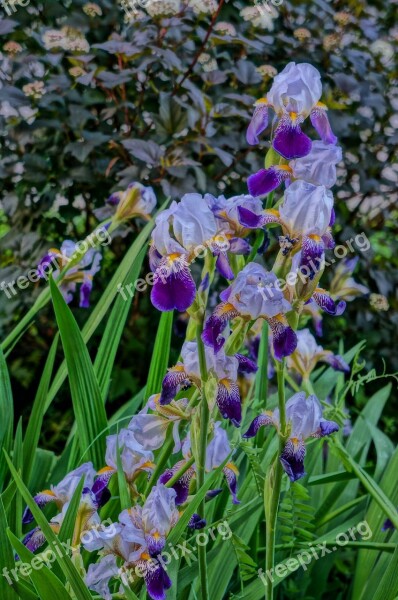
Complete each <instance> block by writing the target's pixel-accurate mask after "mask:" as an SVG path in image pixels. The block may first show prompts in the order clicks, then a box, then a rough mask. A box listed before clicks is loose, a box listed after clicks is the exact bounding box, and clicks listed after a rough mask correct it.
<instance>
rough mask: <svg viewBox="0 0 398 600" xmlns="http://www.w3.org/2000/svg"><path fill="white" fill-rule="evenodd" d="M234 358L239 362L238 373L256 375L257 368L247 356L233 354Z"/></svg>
mask: <svg viewBox="0 0 398 600" xmlns="http://www.w3.org/2000/svg"><path fill="white" fill-rule="evenodd" d="M235 358H237V359H238V362H239V367H238V373H256V372H257V371H258V366H257V365H256V363H255V362H254V360H251V358H249V357H248V356H244V355H243V354H235Z"/></svg>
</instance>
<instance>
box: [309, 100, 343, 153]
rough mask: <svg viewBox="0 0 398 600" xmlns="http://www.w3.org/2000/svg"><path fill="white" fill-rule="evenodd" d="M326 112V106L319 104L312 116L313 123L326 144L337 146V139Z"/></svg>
mask: <svg viewBox="0 0 398 600" xmlns="http://www.w3.org/2000/svg"><path fill="white" fill-rule="evenodd" d="M326 111H327V108H326V106H322V105H321V104H317V105H316V107H315V108H314V109H313V110H312V111H311V114H310V119H311V123H312V125H313V127H314V129H316V131H317V133H318V134H319V136H320V138H321V140H322V141H323V142H325V144H335V143H336V142H337V137H336V136H335V135H334V133H333V131H332V128H331V127H330V123H329V119H328V116H327V112H326Z"/></svg>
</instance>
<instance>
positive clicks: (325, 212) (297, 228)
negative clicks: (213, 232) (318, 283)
mask: <svg viewBox="0 0 398 600" xmlns="http://www.w3.org/2000/svg"><path fill="white" fill-rule="evenodd" d="M239 215H240V221H241V223H242V224H243V225H244V226H245V227H251V228H253V229H256V228H262V227H266V226H267V225H269V224H272V223H279V224H280V225H281V227H282V232H283V236H280V238H279V242H280V245H281V248H282V251H283V254H284V255H287V254H289V253H292V254H296V257H295V264H294V266H295V267H296V268H302V267H304V266H305V267H307V268H308V269H309V274H310V278H313V277H314V275H315V273H316V268H317V267H319V265H320V264H321V263H322V259H323V257H324V252H325V248H333V247H334V240H333V237H332V235H331V230H330V225H331V224H332V223H333V221H334V210H333V195H332V193H331V192H330V191H329V190H327V189H326V188H325V186H323V185H319V186H316V185H312V184H311V183H306V182H304V181H295V182H294V183H292V185H290V186H289V187H288V188H287V190H286V191H285V195H284V200H283V202H282V204H281V206H280V207H279V210H275V209H269V210H265V211H264V212H263V213H262V214H261V215H256V214H254V213H253V212H251V211H249V210H248V209H246V208H243V207H242V208H240V209H239ZM297 253H299V254H298V255H297ZM314 265H315V268H314Z"/></svg>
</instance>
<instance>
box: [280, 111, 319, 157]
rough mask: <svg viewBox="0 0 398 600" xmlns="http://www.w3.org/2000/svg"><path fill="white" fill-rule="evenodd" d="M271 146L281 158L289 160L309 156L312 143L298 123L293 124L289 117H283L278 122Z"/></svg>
mask: <svg viewBox="0 0 398 600" xmlns="http://www.w3.org/2000/svg"><path fill="white" fill-rule="evenodd" d="M272 145H273V147H274V150H276V151H277V152H278V153H279V154H281V155H282V156H283V158H286V159H287V160H290V159H292V158H300V157H301V156H306V155H307V154H309V153H310V151H311V147H312V142H311V140H310V138H309V137H308V136H307V135H305V133H303V132H302V131H301V128H300V125H299V124H298V123H293V122H292V121H291V119H290V118H289V117H285V118H282V119H281V120H280V121H279V125H278V127H277V128H276V131H275V138H274V141H273V143H272Z"/></svg>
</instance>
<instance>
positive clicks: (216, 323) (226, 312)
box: [202, 302, 239, 353]
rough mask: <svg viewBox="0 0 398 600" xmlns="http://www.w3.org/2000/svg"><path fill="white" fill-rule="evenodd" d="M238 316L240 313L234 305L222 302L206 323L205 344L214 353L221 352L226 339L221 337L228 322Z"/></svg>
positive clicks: (203, 335) (203, 334)
mask: <svg viewBox="0 0 398 600" xmlns="http://www.w3.org/2000/svg"><path fill="white" fill-rule="evenodd" d="M238 315H239V313H238V311H237V310H236V309H235V307H234V306H233V305H232V304H228V302H221V304H219V305H218V306H217V308H216V310H215V311H214V313H213V314H212V315H211V316H210V317H209V318H208V319H207V321H206V323H205V326H204V329H203V333H202V340H203V343H204V344H205V345H206V346H210V347H211V348H213V350H214V352H216V353H217V352H219V351H220V350H221V348H222V346H223V345H224V342H225V338H224V337H223V336H222V335H221V334H222V332H223V331H224V329H225V327H226V325H227V323H228V321H230V320H231V319H234V318H235V317H237V316H238Z"/></svg>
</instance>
